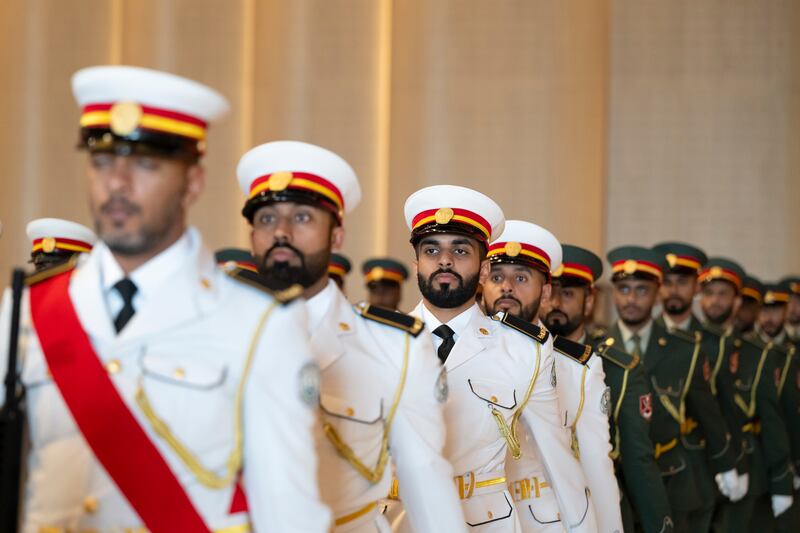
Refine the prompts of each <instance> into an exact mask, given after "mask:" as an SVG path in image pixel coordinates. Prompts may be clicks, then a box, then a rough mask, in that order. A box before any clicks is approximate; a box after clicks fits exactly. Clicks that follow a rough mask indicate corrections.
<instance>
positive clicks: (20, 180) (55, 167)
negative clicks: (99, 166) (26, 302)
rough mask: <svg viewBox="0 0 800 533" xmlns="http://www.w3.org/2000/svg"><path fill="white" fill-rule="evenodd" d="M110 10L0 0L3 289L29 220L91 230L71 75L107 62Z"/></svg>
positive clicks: (24, 255)
mask: <svg viewBox="0 0 800 533" xmlns="http://www.w3.org/2000/svg"><path fill="white" fill-rule="evenodd" d="M110 12H111V3H110V2H108V3H97V2H92V1H89V0H75V1H71V2H58V1H56V0H30V1H22V0H10V1H4V2H0V40H1V41H0V43H2V46H0V48H1V49H2V50H0V66H2V68H1V69H0V92H2V94H3V98H2V99H1V100H0V113H2V116H3V125H4V127H3V128H2V130H3V131H2V133H0V160H2V161H3V177H2V181H1V183H2V185H0V220H2V221H3V224H4V226H5V229H4V233H3V235H2V237H0V250H2V253H0V274H1V275H2V278H0V285H5V284H6V283H7V280H6V277H7V275H8V273H9V269H10V268H11V266H12V265H19V264H23V263H24V262H25V261H27V259H28V257H29V253H30V248H29V243H28V242H27V238H26V237H25V233H24V231H25V225H26V224H27V222H28V221H30V220H31V219H33V218H39V217H45V216H54V217H60V218H67V219H72V220H75V221H78V222H82V223H85V224H89V225H91V224H90V222H89V216H88V209H87V204H86V192H85V180H84V164H85V156H83V154H81V153H79V152H78V151H77V150H76V146H77V140H78V118H79V116H80V113H79V110H78V108H77V106H76V105H75V102H74V100H73V98H72V91H71V88H70V77H71V76H72V73H73V72H75V71H76V70H78V69H79V68H81V67H84V66H87V65H91V64H95V63H103V62H107V61H108V60H109V49H110V47H109V43H110V40H109V31H108V29H109V27H110V23H111V22H110V21H111V16H110Z"/></svg>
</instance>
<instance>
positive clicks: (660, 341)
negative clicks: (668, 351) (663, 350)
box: [658, 337, 667, 346]
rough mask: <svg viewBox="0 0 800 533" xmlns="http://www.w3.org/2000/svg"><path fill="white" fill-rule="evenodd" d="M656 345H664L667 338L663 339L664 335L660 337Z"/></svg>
mask: <svg viewBox="0 0 800 533" xmlns="http://www.w3.org/2000/svg"><path fill="white" fill-rule="evenodd" d="M658 345H659V346H666V345H667V339H665V338H664V337H661V338H660V339H658Z"/></svg>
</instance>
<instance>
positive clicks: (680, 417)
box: [658, 342, 700, 428]
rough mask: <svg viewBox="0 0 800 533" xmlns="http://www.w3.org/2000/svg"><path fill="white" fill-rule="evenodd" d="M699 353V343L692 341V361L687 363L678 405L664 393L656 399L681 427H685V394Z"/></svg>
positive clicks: (687, 392)
mask: <svg viewBox="0 0 800 533" xmlns="http://www.w3.org/2000/svg"><path fill="white" fill-rule="evenodd" d="M698 355H700V343H699V342H695V343H694V353H693V354H692V363H691V364H690V365H689V373H688V374H687V375H686V384H684V386H683V390H682V391H681V400H680V405H679V406H678V407H677V408H676V407H675V406H674V405H673V404H672V401H671V400H670V399H669V397H668V396H667V395H666V394H659V395H658V399H659V400H660V401H661V404H662V405H663V406H664V408H665V409H666V410H667V412H669V414H670V415H672V418H674V419H675V421H676V422H677V423H678V424H680V425H681V428H685V427H687V426H686V395H687V394H689V387H690V386H691V384H692V379H693V378H694V369H695V367H696V366H697V357H698Z"/></svg>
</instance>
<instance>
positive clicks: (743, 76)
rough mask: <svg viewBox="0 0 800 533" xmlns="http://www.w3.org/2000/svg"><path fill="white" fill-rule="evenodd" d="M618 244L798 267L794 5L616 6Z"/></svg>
mask: <svg viewBox="0 0 800 533" xmlns="http://www.w3.org/2000/svg"><path fill="white" fill-rule="evenodd" d="M613 13H614V15H613V22H612V27H613V28H614V32H613V44H612V71H611V106H610V109H611V122H610V125H611V127H610V138H609V139H610V141H609V142H610V150H609V151H610V166H609V178H608V181H609V192H608V198H609V209H608V241H609V244H610V245H617V244H622V243H627V242H636V243H642V244H646V245H649V244H652V243H654V242H655V241H657V240H662V239H686V240H689V241H691V242H694V243H696V244H698V245H700V246H702V247H704V248H705V249H706V250H707V251H708V252H709V253H711V254H715V255H716V254H722V255H728V256H731V257H734V258H736V259H738V260H740V261H741V262H742V263H743V265H744V266H745V268H747V269H748V270H752V271H753V272H754V273H755V274H756V275H759V276H763V277H765V278H773V277H777V276H780V275H782V274H783V273H785V272H787V271H789V270H800V257H799V256H798V252H797V250H798V247H797V243H798V242H800V216H799V215H798V212H797V210H796V209H795V208H792V205H793V204H794V205H796V204H797V203H798V200H800V178H798V175H800V160H799V158H798V155H797V153H798V145H797V136H798V126H799V124H798V116H799V115H798V97H797V95H798V94H800V93H798V90H797V89H798V87H797V80H798V74H799V73H800V63H798V62H797V50H798V46H797V45H798V42H797V36H796V35H797V30H798V28H800V17H799V16H798V8H797V3H793V2H790V1H786V2H760V1H757V0H740V1H737V2H726V1H722V0H717V1H710V0H707V1H703V2H696V1H691V0H686V1H675V2H669V3H664V2H658V1H647V2H642V1H640V0H617V1H615V2H614V11H613Z"/></svg>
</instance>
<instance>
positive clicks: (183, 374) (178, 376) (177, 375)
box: [172, 368, 186, 379]
mask: <svg viewBox="0 0 800 533" xmlns="http://www.w3.org/2000/svg"><path fill="white" fill-rule="evenodd" d="M172 375H173V376H175V379H183V378H185V377H186V371H185V370H184V369H182V368H176V369H175V370H174V371H173V372H172Z"/></svg>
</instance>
